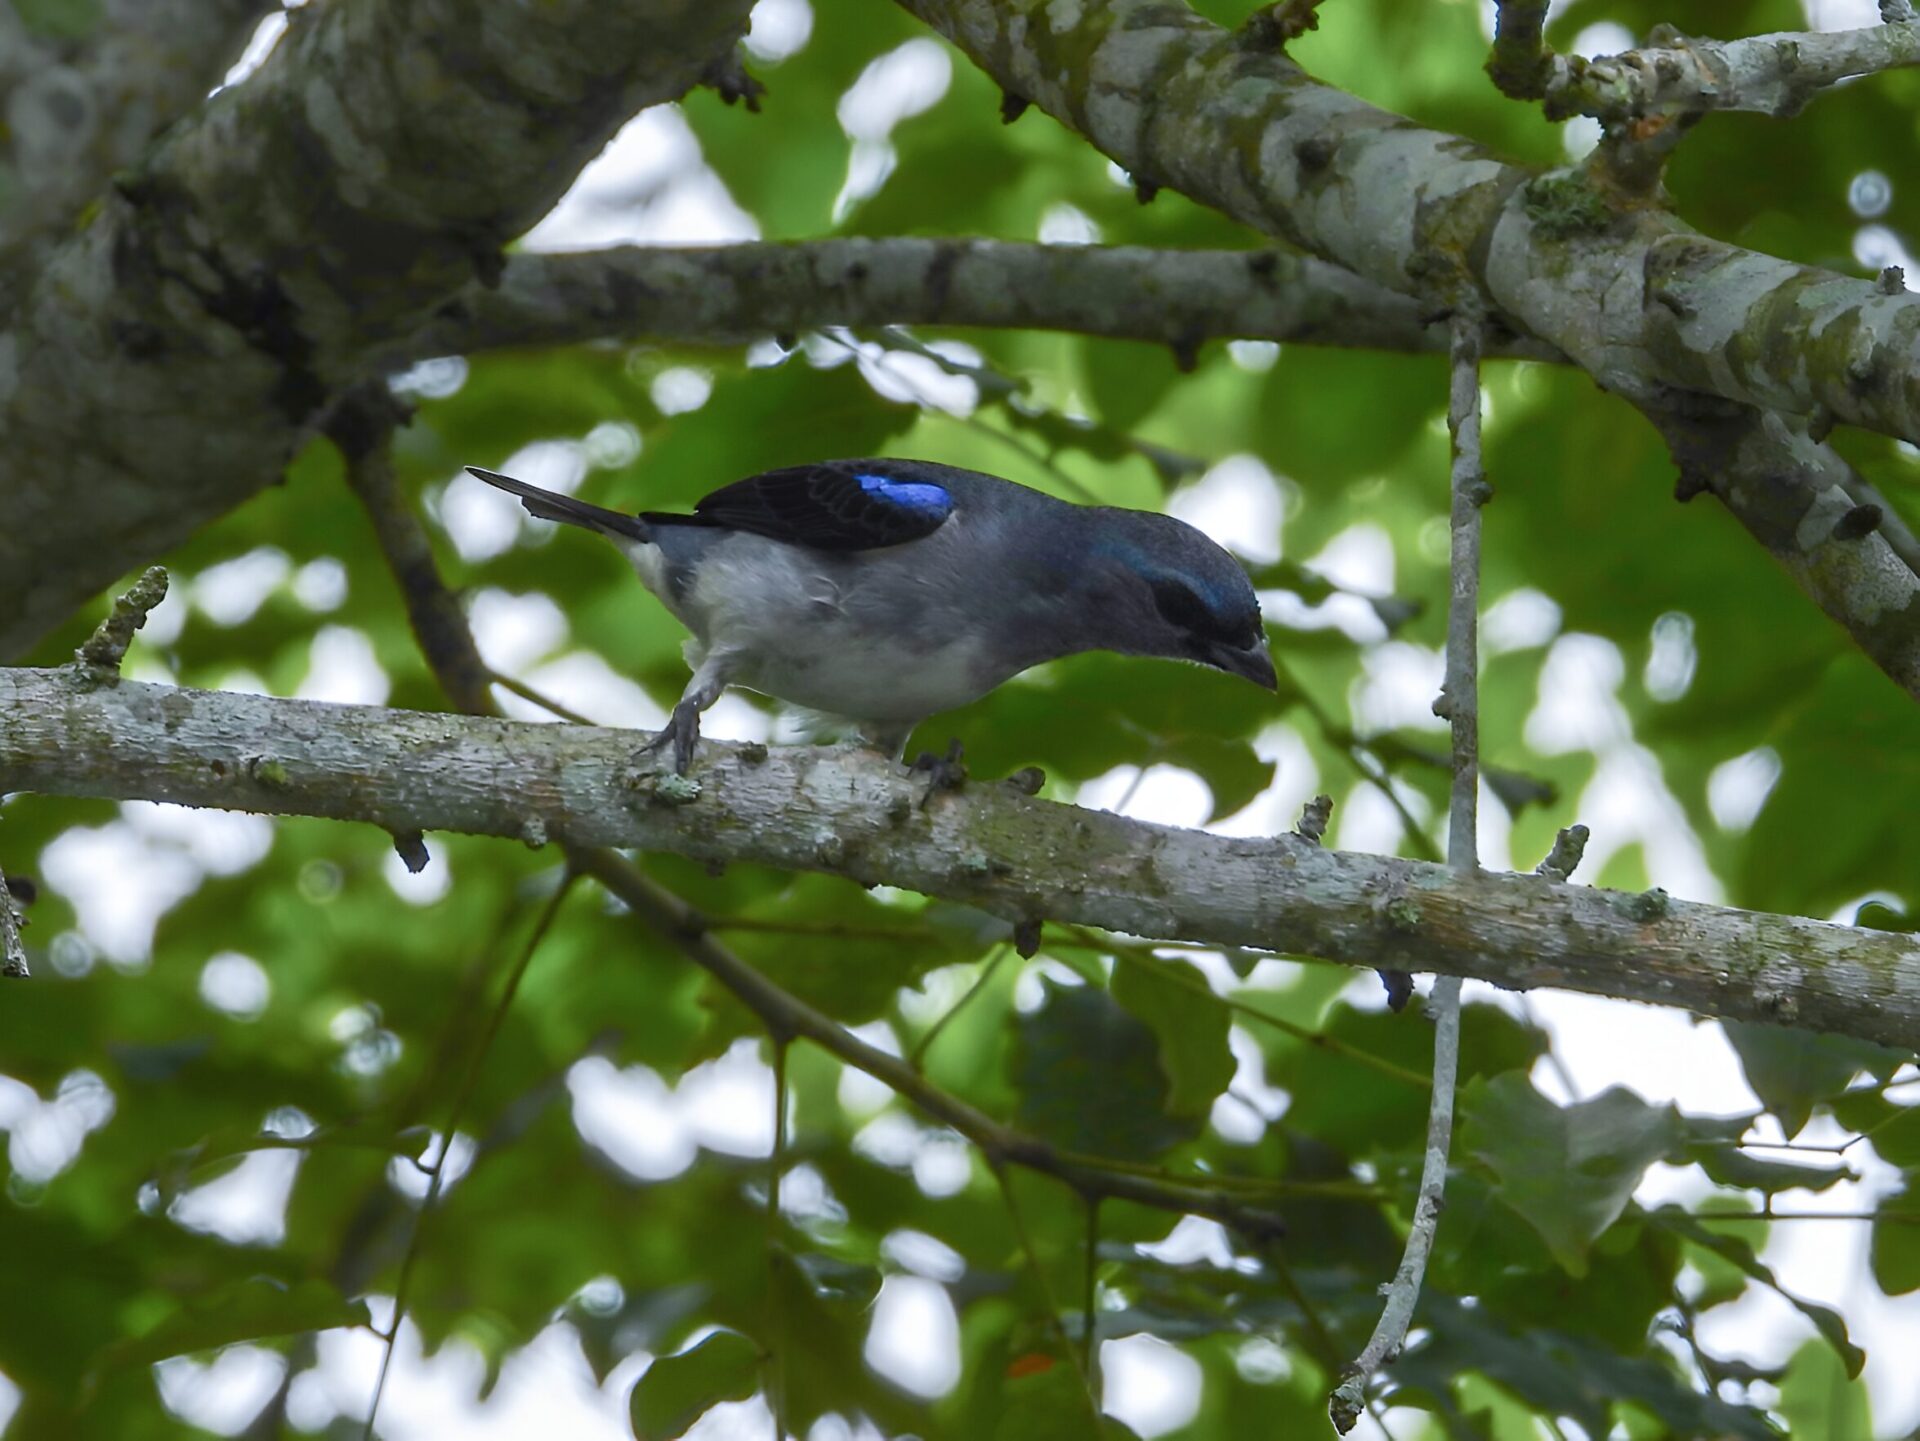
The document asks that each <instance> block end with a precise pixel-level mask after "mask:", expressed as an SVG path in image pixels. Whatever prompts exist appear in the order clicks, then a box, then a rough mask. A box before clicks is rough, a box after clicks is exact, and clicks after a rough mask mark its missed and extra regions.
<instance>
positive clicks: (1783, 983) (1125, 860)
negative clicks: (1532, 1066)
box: [0, 666, 1920, 1046]
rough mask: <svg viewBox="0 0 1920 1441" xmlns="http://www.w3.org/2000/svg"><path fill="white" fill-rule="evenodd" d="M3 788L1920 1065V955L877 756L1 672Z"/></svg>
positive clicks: (1728, 914)
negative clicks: (1140, 944) (923, 770)
mask: <svg viewBox="0 0 1920 1441" xmlns="http://www.w3.org/2000/svg"><path fill="white" fill-rule="evenodd" d="M0 716H4V717H5V720H6V723H5V725H4V726H0V773H4V774H6V775H7V776H8V777H9V780H8V784H9V786H13V787H17V788H20V789H23V790H29V791H38V792H41V793H45V794H52V795H74V796H95V797H107V798H111V799H121V800H136V799H137V800H154V801H173V802H177V803H179V804H183V805H191V806H213V807H220V808H224V809H229V810H241V811H252V812H256V813H260V814H267V815H307V816H322V817H329V818H333V819H338V820H349V821H362V822H366V823H369V824H373V825H377V826H381V827H383V828H385V829H386V830H389V831H393V832H396V833H406V832H410V831H433V830H445V831H461V832H467V833H471V834H477V835H492V836H502V837H512V838H516V839H520V840H528V839H543V838H549V837H550V838H552V839H554V840H557V841H564V842H566V843H568V844H570V845H575V846H637V847H640V848H642V849H646V850H657V851H670V852H673V853H675V854H679V855H685V856H690V857H692V858H694V859H696V860H702V861H754V862H761V863H764V864H767V865H773V866H779V867H782V868H785V869H789V870H809V871H823V872H828V873H831V874H835V875H841V876H845V877H847V878H848V879H850V880H853V881H857V882H860V883H862V884H878V883H884V884H888V885H895V886H902V887H906V888H909V889H912V890H916V891H920V892H922V893H924V894H926V895H930V896H942V897H947V898H949V899H953V900H958V901H964V902H968V903H970V904H973V905H976V906H980V907H982V908H983V909H986V910H989V911H992V912H994V913H996V914H998V915H1001V916H1003V917H1005V918H1007V919H1008V920H1011V921H1015V922H1019V921H1029V920H1053V921H1068V922H1078V923H1081V924H1086V925H1093V926H1101V927H1104V928H1107V929H1109V930H1114V931H1122V932H1127V933H1129V934H1133V935H1138V936H1147V937H1153V938H1156V939H1166V940H1182V941H1191V942H1199V943H1202V944H1218V945H1231V946H1252V947H1260V948H1265V949H1270V950H1274V951H1278V952H1282V953H1285V954H1290V955H1299V956H1310V957H1317V958H1321V959H1325V960H1330V961H1338V962H1341V963H1343V964H1346V965H1353V966H1373V967H1384V968H1390V969H1391V968H1400V969H1412V970H1421V971H1435V972H1440V973H1443V974H1451V975H1460V976H1468V977H1478V978H1480V979H1483V980H1488V981H1492V982H1494V983H1495V984H1498V985H1501V986H1506V987H1511V988H1515V989H1525V988H1531V987H1534V986H1558V987H1563V988H1566V989H1570V990H1578V991H1588V992H1592V993H1594V994H1598V995H1608V996H1617V997H1621V998H1624V999H1628V1000H1641V1001H1651V1002H1656V1003H1658V1004H1662V1005H1671V1006H1683V1007H1685V1008H1687V1009H1688V1010H1692V1011H1698V1012H1701V1013H1703V1014H1707V1015H1715V1016H1726V1017H1731V1018H1734V1019H1738V1020H1749V1021H1764V1022H1774V1023H1778V1024H1785V1025H1794V1026H1801V1027H1806V1028H1808V1029H1812V1030H1828V1031H1836V1032H1844V1033H1845V1034H1848V1035H1852V1036H1858V1037H1861V1038H1864V1039H1868V1040H1877V1041H1883V1042H1886V1043H1888V1044H1893V1045H1900V1046H1910V1045H1911V1043H1912V1038H1913V1036H1914V1035H1915V1033H1916V1031H1917V1030H1920V939H1917V938H1915V937H1913V936H1909V935H1904V934H1898V933H1893V932H1881V931H1871V930H1863V929H1858V928H1855V927H1850V926H1838V925H1831V924H1828V923H1825V922H1821V921H1811V920H1802V919H1798V918H1795V917H1790V916H1773V915H1765V914H1762V913H1758V912H1753V911H1741V910H1734V909H1730V908H1727V907H1720V906H1707V905H1697V904H1692V903H1689V902H1685V901H1677V900H1673V899H1670V898H1669V897H1667V896H1666V895H1665V894H1664V893H1663V892H1660V891H1651V892H1647V893H1645V894H1640V895H1628V894H1623V893H1620V892H1615V891H1605V890H1598V889H1594V888H1591V887H1586V886H1576V885H1569V884H1566V883H1564V882H1558V881H1555V880H1552V879H1549V878H1547V877H1544V876H1539V875H1496V874H1490V873H1486V872H1475V873H1469V874H1462V873H1460V872H1457V871H1454V870H1451V869H1449V868H1447V867H1445V866H1438V865H1430V864H1426V863H1422V862H1418V861H1404V860H1396V859H1392V858H1388V857H1383V856H1373V855H1363V854H1358V853H1348V852H1340V851H1330V850H1323V849H1321V848H1320V847H1319V846H1317V845H1315V844H1313V843H1312V842H1310V841H1307V840H1304V839H1302V838H1300V837H1298V836H1279V837H1275V838H1272V839H1243V838H1229V837H1223V836H1214V835H1209V834H1207V833H1205V832H1203V831H1187V830H1180V829H1177V828H1174V827H1169V826H1158V825H1150V824H1148V823H1146V822H1144V821H1133V820H1126V819H1123V818H1121V817H1119V816H1115V815H1111V814H1108V813H1106V812H1103V811H1089V810H1082V809H1078V808H1076V807H1073V806H1067V805H1060V804H1057V803H1054V802H1050V801H1042V800H1035V799H1032V798H1030V797H1028V796H1026V795H1025V794H1023V793H1021V792H1018V791H1016V790H1014V789H1013V788H1011V787H1008V786H1005V785H1000V784H995V783H991V782H988V783H976V784H974V785H972V786H970V787H968V788H967V789H966V790H965V791H964V792H962V793H960V794H957V795H937V796H935V797H933V798H932V800H931V803H930V804H929V805H928V806H927V807H926V808H925V809H924V810H923V809H921V808H920V807H919V805H918V801H919V799H920V796H921V793H922V791H923V789H924V782H920V781H916V780H911V779H909V778H907V777H906V776H905V775H903V774H902V773H901V772H900V771H899V770H897V769H896V768H895V767H893V766H892V765H890V764H888V763H887V762H885V761H883V760H882V759H880V758H879V757H878V756H869V755H865V754H860V753H849V752H847V751H844V750H838V749H831V748H820V747H804V746H802V747H782V748H779V749H776V750H772V751H769V750H767V748H766V747H764V746H726V745H717V744H713V743H711V742H702V744H701V751H700V759H699V761H698V763H697V764H696V766H695V768H694V771H693V773H692V775H691V777H690V778H686V779H690V780H691V781H692V782H693V783H694V784H693V785H691V786H689V785H687V784H686V783H685V779H683V778H681V777H676V776H673V775H672V774H671V773H670V772H668V771H666V770H663V769H661V768H660V767H659V766H658V764H657V763H656V761H655V759H654V758H652V757H641V756H639V755H638V754H637V752H638V750H639V744H640V741H639V737H638V736H636V734H635V733H634V732H632V731H620V730H608V729H603V728H599V727H591V726H559V725H534V724H528V723H524V722H513V721H502V720H494V719H490V718H483V717H462V716H452V715H434V714H427V713H423V712H415V711H390V710H383V709H378V708H374V707H365V706H335V705H324V704H320V703H318V702H312V701H295V700H280V699H275V698H272V697H266V696H251V695H237V694H229V693H225V692H212V691H195V690H185V689H177V688H173V687H168V686H153V685H144V684H139V683H135V682H131V681H118V680H114V679H111V678H107V677H103V676H102V675H101V674H100V673H99V672H97V671H94V670H91V669H89V668H87V667H85V666H68V667H64V668H61V669H58V670H26V669H18V670H0Z"/></svg>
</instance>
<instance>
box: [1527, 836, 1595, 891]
mask: <svg viewBox="0 0 1920 1441" xmlns="http://www.w3.org/2000/svg"><path fill="white" fill-rule="evenodd" d="M1587 836H1588V831H1587V828H1586V827H1585V826H1581V825H1572V826H1568V827H1567V828H1566V829H1565V830H1563V831H1561V832H1560V834H1559V835H1557V836H1555V837H1554V838H1553V849H1552V850H1550V851H1548V852H1547V855H1546V859H1544V860H1543V861H1541V862H1540V864H1539V865H1537V866H1535V867H1534V868H1533V873H1534V874H1535V875H1536V876H1545V877H1546V878H1547V879H1548V880H1550V881H1564V880H1565V879H1567V877H1568V876H1570V875H1572V874H1573V873H1574V870H1575V868H1576V867H1578V866H1579V864H1580V858H1581V857H1582V856H1584V855H1585V854H1586V853H1587Z"/></svg>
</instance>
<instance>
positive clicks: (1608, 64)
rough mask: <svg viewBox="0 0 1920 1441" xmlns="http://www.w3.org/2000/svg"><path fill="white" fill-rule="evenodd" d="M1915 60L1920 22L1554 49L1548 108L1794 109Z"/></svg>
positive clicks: (1580, 111) (1609, 111)
mask: <svg viewBox="0 0 1920 1441" xmlns="http://www.w3.org/2000/svg"><path fill="white" fill-rule="evenodd" d="M1540 8H1542V9H1544V8H1545V7H1544V6H1542V7H1540ZM1907 65H1920V25H1916V24H1913V23H1911V22H1910V21H1909V22H1908V23H1904V24H1899V25H1872V26H1869V27H1867V28H1866V29H1863V30H1830V31H1795V32H1790V33H1786V34H1779V35H1753V36H1749V37H1747V38H1745V39H1742V40H1705V39H1699V38H1697V37H1693V36H1675V37H1673V38H1672V39H1671V40H1670V41H1668V42H1666V43H1662V44H1659V45H1653V46H1648V47H1646V48H1644V49H1640V50H1628V51H1625V52H1624V53H1622V54H1619V55H1602V56H1597V57H1595V58H1594V59H1591V60H1588V59H1583V58H1582V57H1581V56H1578V55H1555V56H1554V57H1553V58H1552V61H1551V69H1550V71H1549V73H1548V75H1547V80H1546V94H1545V99H1546V110H1547V114H1548V116H1549V117H1551V118H1553V119H1556V120H1559V119H1564V118H1565V117H1567V116H1569V115H1591V116H1593V117H1594V118H1595V119H1596V120H1599V121H1601V122H1603V123H1605V124H1608V125H1617V124H1620V123H1622V122H1624V121H1628V120H1637V119H1640V118H1642V117H1644V116H1652V115H1687V114H1699V113H1700V112H1702V111H1707V110H1757V111H1760V112H1761V113H1763V114H1766V115H1792V114H1794V113H1795V112H1796V111H1798V110H1799V109H1800V107H1801V106H1803V105H1805V104H1806V103H1807V101H1809V100H1811V99H1812V98H1813V97H1814V96H1815V95H1817V94H1819V93H1820V91H1822V90H1824V89H1826V88H1827V87H1829V86H1831V85H1833V84H1835V83H1837V82H1838V81H1841V80H1845V79H1846V78H1847V77H1848V76H1850V75H1870V74H1872V73H1874V72H1875V71H1879V70H1894V69H1898V68H1900V67H1902V66H1907ZM1509 93H1511V92H1509Z"/></svg>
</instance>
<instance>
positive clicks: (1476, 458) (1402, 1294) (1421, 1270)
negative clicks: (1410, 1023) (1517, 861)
mask: <svg viewBox="0 0 1920 1441" xmlns="http://www.w3.org/2000/svg"><path fill="white" fill-rule="evenodd" d="M1480 337H1481V324H1480V317H1479V315H1478V313H1477V312H1476V311H1475V310H1473V309H1472V308H1471V307H1469V306H1464V305H1463V306H1461V307H1460V308H1458V309H1457V310H1456V311H1455V313H1454V320H1453V350H1452V384H1451V386H1450V387H1449V391H1448V405H1447V428H1448V430H1449V431H1450V432H1451V433H1452V437H1453V466H1452V505H1451V510H1450V520H1451V524H1452V531H1453V556H1452V564H1451V577H1452V585H1451V587H1450V590H1449V597H1448V605H1447V678H1446V685H1445V688H1444V689H1443V690H1442V692H1441V702H1439V703H1436V705H1435V707H1434V708H1435V710H1437V711H1442V713H1443V714H1444V715H1445V716H1446V718H1447V720H1448V722H1449V724H1450V726H1451V728H1452V732H1453V795H1452V803H1451V807H1452V808H1451V813H1450V815H1449V817H1448V825H1447V861H1448V864H1449V865H1451V866H1452V867H1453V868H1454V869H1455V870H1458V871H1462V872H1468V871H1473V870H1477V869H1478V868H1479V857H1478V854H1477V852H1476V849H1475V828H1476V827H1477V825H1478V823H1479V804H1478V802H1479V788H1480V766H1479V752H1480V737H1479V716H1480V706H1479V686H1478V663H1479V646H1478V638H1479V618H1480V615H1479V611H1480V507H1481V506H1482V505H1484V504H1485V503H1486V501H1487V499H1488V490H1487V482H1486V476H1485V474H1484V473H1483V471H1482V469H1481V465H1480ZM1442 706H1444V710H1442ZM1432 1008H1433V1011H1434V1013H1435V1019H1436V1021H1437V1023H1438V1024H1437V1026H1436V1028H1435V1032H1434V1041H1433V1097H1432V1101H1431V1103H1430V1105H1429V1108H1428V1111H1427V1152H1426V1158H1425V1160H1424V1162H1423V1163H1422V1165H1421V1168H1420V1196H1419V1200H1418V1201H1417V1202H1416V1203H1415V1205H1414V1212H1413V1224H1412V1226H1411V1227H1410V1228H1409V1229H1408V1232H1407V1244H1406V1250H1405V1251H1404V1252H1403V1253H1402V1255H1401V1258H1400V1266H1399V1269H1398V1270H1397V1271H1396V1272H1395V1273H1394V1278H1393V1283H1392V1285H1391V1286H1389V1287H1388V1290H1387V1302H1386V1305H1385V1306H1384V1307H1383V1308H1382V1310H1381V1314H1380V1320H1379V1322H1378V1324H1377V1325H1375V1327H1374V1329H1373V1336H1372V1337H1371V1339H1369V1340H1368V1342H1367V1344H1366V1347H1365V1349H1363V1350H1362V1351H1361V1353H1360V1355H1359V1357H1358V1358H1357V1359H1356V1360H1355V1361H1354V1363H1353V1367H1352V1370H1351V1371H1350V1372H1349V1373H1348V1375H1347V1376H1346V1378H1345V1379H1344V1380H1342V1381H1341V1383H1340V1385H1339V1386H1338V1387H1337V1388H1336V1389H1335V1390H1334V1393H1333V1396H1332V1397H1331V1398H1330V1400H1329V1403H1328V1413H1329V1414H1330V1415H1331V1417H1332V1418H1333V1424H1334V1426H1335V1427H1336V1428H1337V1429H1338V1430H1339V1431H1340V1432H1341V1434H1342V1435H1344V1434H1345V1433H1347V1432H1348V1431H1351V1430H1352V1429H1353V1426H1354V1423H1355V1421H1357V1420H1358V1419H1359V1415H1360V1412H1361V1410H1362V1408H1363V1407H1364V1405H1365V1403H1366V1395H1367V1388H1368V1385H1369V1384H1370V1383H1371V1381H1372V1379H1373V1376H1374V1373H1375V1372H1377V1371H1379V1370H1380V1369H1381V1368H1382V1367H1384V1366H1387V1365H1389V1364H1391V1363H1392V1362H1393V1360H1394V1359H1395V1358H1396V1357H1398V1356H1399V1354H1400V1350H1401V1347H1402V1346H1403V1345H1404V1344H1405V1343H1406V1338H1407V1330H1408V1328H1409V1327H1410V1326H1411V1325H1412V1324H1413V1311H1414V1306H1415V1305H1416V1303H1417V1302H1418V1301H1419V1299H1420V1286H1421V1282H1422V1281H1423V1280H1424V1279H1425V1277H1426V1270H1427V1257H1428V1254H1429V1253H1430V1252H1431V1250H1432V1248H1433V1237H1434V1232H1435V1230H1436V1229H1437V1228H1438V1227H1439V1224H1440V1210H1441V1206H1442V1204H1443V1202H1444V1199H1445V1195H1446V1186H1447V1152H1448V1150H1449V1149H1450V1147H1451V1145H1452V1140H1453V1093H1454V1086H1455V1082H1456V1080H1457V1077H1458V1074H1459V1066H1460V979H1459V977H1457V976H1442V977H1440V978H1439V979H1438V980H1437V981H1435V982H1434V987H1433V1000H1432Z"/></svg>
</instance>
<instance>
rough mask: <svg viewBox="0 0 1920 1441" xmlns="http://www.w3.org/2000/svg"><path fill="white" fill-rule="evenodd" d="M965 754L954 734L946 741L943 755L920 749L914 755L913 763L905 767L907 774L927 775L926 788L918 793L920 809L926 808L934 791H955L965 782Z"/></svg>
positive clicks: (958, 738)
mask: <svg viewBox="0 0 1920 1441" xmlns="http://www.w3.org/2000/svg"><path fill="white" fill-rule="evenodd" d="M965 754H966V750H965V748H964V747H963V746H962V745H961V744H960V737H958V736H955V737H953V739H951V740H950V741H948V742H947V753H946V754H945V755H944V756H937V755H935V754H934V753H933V752H932V751H921V752H920V754H919V755H917V756H915V757H914V759H913V764H912V765H910V766H908V767H907V774H908V775H921V774H925V776H926V777H927V788H926V790H925V791H923V792H921V795H920V809H921V810H925V809H926V808H927V802H928V801H930V800H932V799H933V793H934V792H935V791H957V790H959V789H960V787H962V786H963V785H965V784H966V783H967V767H966V762H965V761H964V760H963V759H962V757H964V756H965Z"/></svg>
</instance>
